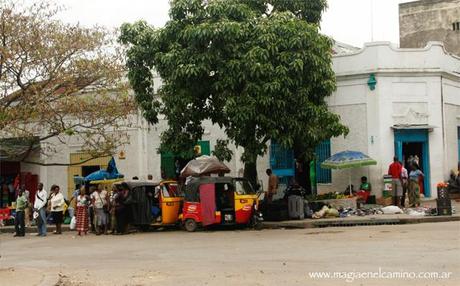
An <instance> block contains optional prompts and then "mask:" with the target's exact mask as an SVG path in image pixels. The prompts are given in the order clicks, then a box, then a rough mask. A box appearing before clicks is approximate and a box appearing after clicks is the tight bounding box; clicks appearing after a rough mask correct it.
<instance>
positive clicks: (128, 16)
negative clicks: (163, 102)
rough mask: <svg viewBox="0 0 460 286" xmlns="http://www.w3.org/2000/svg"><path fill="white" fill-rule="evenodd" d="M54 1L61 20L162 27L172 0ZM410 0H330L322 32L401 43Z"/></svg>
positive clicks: (352, 40)
mask: <svg viewBox="0 0 460 286" xmlns="http://www.w3.org/2000/svg"><path fill="white" fill-rule="evenodd" d="M31 1H33V0H31ZM54 1H55V2H56V3H58V4H60V5H63V6H64V8H65V9H66V10H65V11H64V12H62V13H61V14H60V18H61V19H62V20H64V21H67V22H71V23H76V22H78V23H80V24H82V25H84V26H93V25H102V26H106V27H119V26H120V25H121V24H122V23H124V22H134V21H137V20H141V19H143V20H146V21H147V22H148V23H150V24H152V25H154V26H155V27H162V26H163V25H164V24H165V23H166V21H167V20H168V10H169V0H54ZM287 1H289V0H287ZM411 1H412V0H329V1H328V2H329V9H328V10H327V11H326V12H325V14H324V15H323V21H322V23H321V31H322V32H323V33H324V34H326V35H328V36H331V37H333V38H334V39H335V40H337V41H340V42H344V43H346V44H350V45H353V46H356V47H362V46H363V45H364V43H366V42H372V41H390V42H393V43H396V44H398V43H399V23H398V22H399V20H398V4H399V3H402V2H411ZM372 27H373V28H372Z"/></svg>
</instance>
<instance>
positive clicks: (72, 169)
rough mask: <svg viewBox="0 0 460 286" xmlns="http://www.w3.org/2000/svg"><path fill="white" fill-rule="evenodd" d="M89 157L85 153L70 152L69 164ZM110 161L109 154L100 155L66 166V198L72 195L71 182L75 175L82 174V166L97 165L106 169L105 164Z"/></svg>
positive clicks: (72, 185)
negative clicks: (99, 156)
mask: <svg viewBox="0 0 460 286" xmlns="http://www.w3.org/2000/svg"><path fill="white" fill-rule="evenodd" d="M89 158H91V157H90V155H89V154H87V153H72V154H70V164H77V163H79V162H82V161H85V160H88V159H89ZM109 161H110V156H106V157H101V158H97V159H92V160H89V161H87V162H84V163H81V164H77V165H72V166H69V167H67V180H68V184H67V186H68V189H67V198H70V197H71V196H72V192H73V191H74V188H75V185H74V182H73V177H74V176H75V175H77V176H81V175H82V170H81V167H82V166H99V167H100V168H101V169H107V166H108V164H109Z"/></svg>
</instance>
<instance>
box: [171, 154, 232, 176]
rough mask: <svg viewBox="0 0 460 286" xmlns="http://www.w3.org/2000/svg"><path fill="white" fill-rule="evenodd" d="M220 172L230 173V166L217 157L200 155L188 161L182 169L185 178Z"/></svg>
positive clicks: (181, 174)
mask: <svg viewBox="0 0 460 286" xmlns="http://www.w3.org/2000/svg"><path fill="white" fill-rule="evenodd" d="M219 173H230V168H228V167H227V166H226V165H225V164H224V163H222V162H221V161H219V160H218V159H217V158H214V157H210V156H200V157H198V158H196V159H194V160H191V161H190V162H188V164H187V165H185V167H184V168H183V169H182V171H181V173H180V176H181V177H184V178H185V177H189V176H192V177H199V176H204V175H210V174H219Z"/></svg>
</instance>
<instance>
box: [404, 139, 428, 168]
mask: <svg viewBox="0 0 460 286" xmlns="http://www.w3.org/2000/svg"><path fill="white" fill-rule="evenodd" d="M402 152H403V153H402V158H401V159H402V162H404V167H406V169H407V168H408V167H409V164H408V162H409V161H410V159H411V158H412V159H414V158H415V159H414V160H415V161H416V162H418V165H419V167H420V169H421V170H422V172H423V171H425V170H423V143H421V142H404V143H403V151H402Z"/></svg>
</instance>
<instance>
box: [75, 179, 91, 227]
mask: <svg viewBox="0 0 460 286" xmlns="http://www.w3.org/2000/svg"><path fill="white" fill-rule="evenodd" d="M89 203H90V200H89V198H88V196H87V195H86V191H85V187H84V186H83V187H81V189H80V193H79V194H78V197H77V231H78V235H81V234H82V233H84V234H85V235H86V234H87V233H88V223H89V221H88V205H89Z"/></svg>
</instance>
